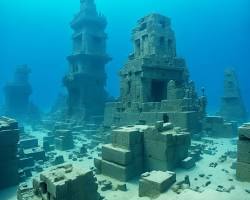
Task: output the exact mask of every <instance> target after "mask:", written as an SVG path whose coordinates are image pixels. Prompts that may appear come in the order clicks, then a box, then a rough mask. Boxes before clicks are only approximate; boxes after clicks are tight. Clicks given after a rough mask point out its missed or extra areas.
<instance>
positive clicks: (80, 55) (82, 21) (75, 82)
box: [64, 0, 110, 121]
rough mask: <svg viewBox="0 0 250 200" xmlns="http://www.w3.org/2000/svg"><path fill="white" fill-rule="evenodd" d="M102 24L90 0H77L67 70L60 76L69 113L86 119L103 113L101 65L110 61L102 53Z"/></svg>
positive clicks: (102, 66) (104, 37) (103, 98)
mask: <svg viewBox="0 0 250 200" xmlns="http://www.w3.org/2000/svg"><path fill="white" fill-rule="evenodd" d="M106 25H107V22H106V19H105V17H104V16H102V15H100V14H98V13H97V11H96V5H95V2H94V0H81V9H80V12H79V13H78V14H77V15H76V16H75V17H74V19H73V21H72V22H71V28H72V29H73V30H74V33H73V35H72V39H73V52H72V54H71V55H70V56H69V57H68V61H69V72H68V74H67V75H66V76H65V78H64V85H65V86H66V88H67V90H68V114H69V116H71V117H77V118H78V119H83V120H86V121H88V120H90V119H91V117H94V116H101V115H103V112H104V103H105V100H106V97H107V93H106V90H105V85H106V73H105V65H106V64H107V63H108V62H109V61H110V57H109V56H108V55H107V54H106V39H107V35H106V33H105V28H106ZM79 117H80V118H79Z"/></svg>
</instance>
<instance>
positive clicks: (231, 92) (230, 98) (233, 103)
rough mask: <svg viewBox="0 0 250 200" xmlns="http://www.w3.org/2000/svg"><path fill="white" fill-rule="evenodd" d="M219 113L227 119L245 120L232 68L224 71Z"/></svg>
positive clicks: (244, 110) (237, 84)
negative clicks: (222, 93)
mask: <svg viewBox="0 0 250 200" xmlns="http://www.w3.org/2000/svg"><path fill="white" fill-rule="evenodd" d="M219 114H220V115H221V116H222V117H223V118H224V119H225V120H227V121H237V122H245V121H246V119H247V111H246V108H245V106H244V103H243V100H242V97H241V92H240V87H239V83H238V79H237V75H236V73H235V71H234V70H232V69H227V70H226V71H225V78H224V95H223V97H222V98H221V108H220V112H219Z"/></svg>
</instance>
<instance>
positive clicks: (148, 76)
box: [120, 14, 188, 104]
mask: <svg viewBox="0 0 250 200" xmlns="http://www.w3.org/2000/svg"><path fill="white" fill-rule="evenodd" d="M132 42H133V46H134V52H133V53H132V54H131V55H130V57H129V60H128V62H127V63H126V65H125V66H124V67H123V68H122V70H121V71H120V76H121V98H122V101H123V102H127V103H128V104H130V103H131V102H160V101H161V100H163V99H167V86H168V82H169V81H171V80H173V81H175V84H176V86H177V87H183V86H184V85H185V84H186V83H187V82H188V72H187V68H186V65H185V61H184V59H182V58H177V57H176V42H175V34H174V32H173V30H172V29H171V21H170V19H169V18H167V17H165V16H162V15H159V14H152V15H149V16H146V17H144V18H142V19H140V20H139V21H138V23H137V27H136V28H135V29H134V30H133V32H132Z"/></svg>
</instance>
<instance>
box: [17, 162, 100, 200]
mask: <svg viewBox="0 0 250 200" xmlns="http://www.w3.org/2000/svg"><path fill="white" fill-rule="evenodd" d="M97 189H98V185H97V183H96V179H95V177H94V175H93V173H92V171H85V170H83V169H81V168H77V167H75V166H73V165H71V164H65V165H60V166H57V167H54V168H52V169H50V170H47V171H45V172H43V173H41V174H40V177H37V178H34V179H33V187H32V188H30V187H28V186H27V185H21V186H20V187H19V188H18V191H17V199H18V200H34V199H35V200H99V199H100V194H99V193H98V192H97Z"/></svg>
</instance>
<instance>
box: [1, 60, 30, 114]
mask: <svg viewBox="0 0 250 200" xmlns="http://www.w3.org/2000/svg"><path fill="white" fill-rule="evenodd" d="M30 72H31V70H30V69H29V68H28V66H27V65H22V66H18V67H17V68H16V71H15V75H14V80H13V81H12V82H10V83H7V84H6V86H5V87H4V92H5V114H6V115H8V116H12V117H18V118H20V117H23V116H26V115H27V114H28V113H29V111H30V100H29V98H30V95H31V94H32V89H31V85H30V84H29V74H30Z"/></svg>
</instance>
